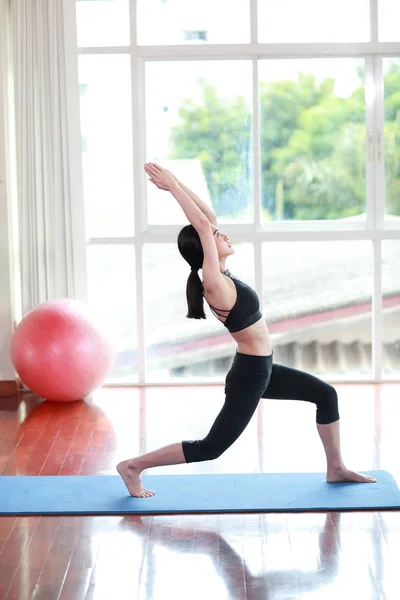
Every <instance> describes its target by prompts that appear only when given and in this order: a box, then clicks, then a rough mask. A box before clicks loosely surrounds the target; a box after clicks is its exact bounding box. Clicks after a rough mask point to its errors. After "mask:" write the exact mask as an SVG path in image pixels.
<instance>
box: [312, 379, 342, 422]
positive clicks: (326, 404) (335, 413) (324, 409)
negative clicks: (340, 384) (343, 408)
mask: <svg viewBox="0 0 400 600" xmlns="http://www.w3.org/2000/svg"><path fill="white" fill-rule="evenodd" d="M338 419H339V401H338V395H337V391H336V389H335V388H334V387H333V385H330V384H329V383H325V384H324V389H323V394H321V396H320V398H319V401H318V402H317V423H318V424H319V425H327V424H329V423H333V422H334V421H337V420H338Z"/></svg>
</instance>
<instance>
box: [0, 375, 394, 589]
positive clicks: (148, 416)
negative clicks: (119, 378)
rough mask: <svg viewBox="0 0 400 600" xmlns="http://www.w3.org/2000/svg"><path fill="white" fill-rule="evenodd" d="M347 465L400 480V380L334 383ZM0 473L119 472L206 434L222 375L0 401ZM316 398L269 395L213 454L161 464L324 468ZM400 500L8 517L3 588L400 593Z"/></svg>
mask: <svg viewBox="0 0 400 600" xmlns="http://www.w3.org/2000/svg"><path fill="white" fill-rule="evenodd" d="M337 389H338V392H339V398H340V407H341V417H342V445H343V454H344V457H345V462H346V464H347V466H348V467H351V468H354V469H357V470H368V469H375V468H378V469H379V468H382V469H387V470H389V471H391V472H392V474H393V475H394V476H395V477H396V479H397V481H398V482H400V436H399V428H400V418H399V417H400V386H399V385H395V384H385V385H382V386H373V385H359V386H355V385H347V386H344V385H343V386H337ZM0 402H1V404H0V408H1V407H2V409H1V410H0V473H2V474H3V475H76V474H99V475H102V474H114V473H115V464H116V463H117V462H118V461H119V460H120V459H122V458H128V457H130V456H134V455H136V454H138V453H139V452H144V451H146V450H149V449H153V448H156V447H158V446H160V445H164V444H166V443H170V442H174V441H179V440H181V439H193V438H196V437H200V436H203V435H204V433H205V432H206V431H207V429H208V427H209V426H210V424H211V423H212V421H213V418H214V416H215V415H216V413H217V411H218V410H219V408H220V406H221V405H222V402H223V390H222V387H218V386H215V387H207V388H205V387H197V388H150V389H146V390H139V389H104V390H100V391H99V392H98V393H97V394H96V395H95V397H94V398H93V400H92V401H91V402H90V403H85V402H79V403H71V404H64V405H60V404H53V403H48V402H42V403H38V401H37V400H36V399H35V398H34V397H30V396H26V397H25V398H23V399H22V400H21V401H20V403H19V404H16V403H15V402H12V401H9V402H7V401H6V400H5V401H4V402H3V400H1V401H0ZM324 468H325V462H324V456H323V451H322V446H321V445H320V442H319V438H318V436H317V433H316V429H315V418H314V408H313V407H312V406H311V405H308V404H306V403H299V402H288V401H283V402H282V401H281V402H277V401H271V400H265V401H261V403H260V406H259V409H258V411H257V413H256V415H255V416H254V418H253V420H252V421H251V423H250V424H249V426H248V428H247V429H246V431H245V432H244V434H243V435H242V437H241V438H240V439H239V440H238V441H237V442H236V444H235V445H234V446H233V447H232V448H230V449H229V450H228V451H227V452H226V453H225V454H224V455H223V456H222V457H221V458H219V459H218V460H216V461H213V462H207V463H201V464H190V465H177V466H174V467H167V468H160V469H155V470H153V471H152V473H154V474H155V473H157V472H169V473H211V472H235V471H236V472H260V471H261V472H263V471H266V472H271V471H291V472H293V471H321V472H323V471H324ZM399 569H400V512H399V511H388V512H360V513H342V514H340V513H328V514H323V513H310V514H254V515H207V516H201V515H197V516H168V517H145V518H139V517H136V516H125V517H122V516H118V517H31V518H13V517H2V518H0V600H11V599H15V600H28V599H31V598H34V599H35V600H56V599H60V600H67V599H71V600H80V599H84V598H85V599H96V600H103V599H104V600H110V599H111V600H125V599H128V598H129V599H132V598H135V599H140V600H168V599H169V598H173V599H174V600H180V599H182V600H183V599H185V600H187V599H189V598H190V599H191V600H197V599H199V600H200V599H202V600H203V599H205V598H206V599H208V600H214V599H218V600H225V599H226V600H228V599H229V600H242V599H251V600H261V599H268V600H276V599H280V600H281V599H282V600H283V599H287V600H295V599H300V598H301V599H305V598H307V599H318V600H319V599H321V600H325V599H332V600H337V599H339V600H347V599H349V600H350V599H351V600H353V599H354V600H364V599H365V600H367V599H368V600H375V599H378V598H381V599H386V600H398V599H399V598H400V577H399Z"/></svg>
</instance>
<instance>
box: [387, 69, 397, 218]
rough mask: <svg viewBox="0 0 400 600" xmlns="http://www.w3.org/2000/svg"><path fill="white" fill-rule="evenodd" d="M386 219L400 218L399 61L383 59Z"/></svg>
mask: <svg viewBox="0 0 400 600" xmlns="http://www.w3.org/2000/svg"><path fill="white" fill-rule="evenodd" d="M383 70H384V71H383V72H384V94H385V125H384V131H385V179H386V207H385V210H386V219H388V220H391V221H393V220H399V217H400V92H399V90H400V59H399V58H384V59H383Z"/></svg>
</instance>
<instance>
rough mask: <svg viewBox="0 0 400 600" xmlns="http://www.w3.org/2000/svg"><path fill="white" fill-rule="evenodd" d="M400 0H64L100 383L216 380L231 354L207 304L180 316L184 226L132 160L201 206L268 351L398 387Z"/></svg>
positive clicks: (344, 377)
mask: <svg viewBox="0 0 400 600" xmlns="http://www.w3.org/2000/svg"><path fill="white" fill-rule="evenodd" d="M398 4H399V3H398V2H397V0H353V1H352V2H350V3H349V2H348V1H347V0H346V1H344V0H343V1H342V0H337V1H336V2H333V1H330V2H321V1H320V0H304V1H303V2H298V1H297V0H258V1H257V2H249V0H237V2H235V3H233V2H231V1H228V0H213V1H212V2H211V1H210V2H209V1H208V0H207V1H203V2H201V1H200V0H193V1H191V2H188V1H187V0H118V1H115V0H78V1H77V32H78V45H79V84H80V86H79V89H80V105H81V135H82V164H83V186H84V203H85V221H86V235H87V244H88V248H87V267H88V296H89V303H90V306H91V308H92V310H93V311H94V312H95V313H96V315H97V316H98V317H99V318H101V319H102V320H103V321H104V323H105V325H107V326H108V328H109V330H110V332H111V335H112V336H113V339H114V341H115V344H116V348H117V361H116V365H115V369H114V372H113V373H112V377H111V381H113V382H117V383H118V382H120V383H125V382H126V383H129V382H132V383H135V382H140V383H146V382H149V383H151V382H154V383H163V382H171V381H172V382H179V383H180V382H196V381H197V382H222V381H223V379H224V376H225V374H226V372H227V370H228V368H229V366H230V364H231V361H232V357H233V355H234V352H235V344H234V342H233V341H232V339H231V338H230V336H229V335H228V333H227V330H226V329H225V328H224V327H223V325H222V324H221V323H219V322H218V321H217V320H216V319H215V318H214V317H213V316H212V314H211V313H210V311H209V310H208V309H207V308H206V314H207V319H206V320H189V319H187V318H186V312H187V304H186V281H187V276H188V274H189V267H188V265H187V264H186V262H185V261H184V260H183V259H182V257H181V256H180V254H179V252H178V249H177V244H176V240H177V235H178V233H179V230H180V228H181V227H182V226H183V225H185V224H186V222H187V221H186V218H185V216H184V214H183V212H182V210H181V209H180V207H179V205H178V204H177V203H176V201H175V200H174V199H173V198H172V196H170V195H169V194H167V193H165V192H162V191H159V190H157V189H156V188H154V186H152V185H151V184H150V183H148V182H147V181H146V179H147V178H146V177H145V174H144V172H143V168H142V167H143V163H144V162H145V161H146V160H154V161H158V162H160V163H161V164H162V165H164V166H166V167H167V168H169V169H170V170H172V172H173V173H174V174H175V175H176V176H177V177H178V178H179V179H181V180H182V181H183V182H184V183H185V184H186V185H188V186H189V187H190V188H192V189H193V190H194V191H195V192H196V193H197V194H198V195H199V196H200V197H201V198H202V199H203V200H204V201H205V202H206V203H207V204H209V205H210V206H212V207H213V208H214V210H215V211H216V212H217V215H218V218H219V222H220V224H221V228H223V229H225V230H226V231H227V232H228V233H229V235H230V238H231V240H232V242H233V244H234V245H235V248H236V253H235V255H234V256H232V257H230V259H229V261H228V263H227V266H228V267H229V268H230V270H231V271H232V272H233V273H234V274H236V275H237V276H238V277H239V278H241V279H243V280H244V281H246V282H247V283H249V284H250V285H252V286H253V287H254V288H255V289H256V291H257V293H258V295H259V297H260V299H261V304H262V310H263V315H264V318H265V320H266V322H267V324H268V327H269V329H270V333H271V338H272V344H273V348H274V355H275V360H279V361H280V362H283V363H285V364H288V365H290V366H293V367H296V368H304V369H307V370H309V371H310V372H313V373H315V374H317V375H319V376H321V377H326V378H328V379H330V380H340V381H348V380H372V379H376V380H381V379H390V380H393V379H395V378H399V377H400V351H399V348H400V346H399V344H400V341H399V335H398V333H397V332H398V331H400V326H399V325H400V323H399V321H400V302H399V301H398V299H399V298H400V279H399V277H398V276H397V273H398V272H399V269H398V264H399V259H400V256H399V247H400V154H399V148H400V116H399V115H400V95H399V91H398V90H399V89H400V35H399V31H400V30H399V28H398V27H397V23H398V21H399V17H400V13H399V6H398ZM233 5H234V8H232V7H233ZM376 16H378V20H377V21H376V20H374V19H375V17H376ZM200 274H201V273H200Z"/></svg>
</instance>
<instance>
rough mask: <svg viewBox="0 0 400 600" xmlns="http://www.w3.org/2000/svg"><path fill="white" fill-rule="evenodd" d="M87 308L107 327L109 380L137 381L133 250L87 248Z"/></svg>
mask: <svg viewBox="0 0 400 600" xmlns="http://www.w3.org/2000/svg"><path fill="white" fill-rule="evenodd" d="M87 261H88V262H87V271H88V305H89V307H90V309H91V310H92V311H93V314H95V315H96V317H97V318H98V319H99V322H101V323H102V324H103V326H104V327H106V328H107V330H108V332H109V335H110V338H111V339H112V340H113V341H114V344H115V348H116V354H117V356H116V361H115V365H114V370H113V373H112V375H111V380H112V381H118V382H123V381H136V380H137V371H138V356H137V334H136V331H137V327H136V279H135V249H134V247H133V246H123V245H121V246H119V245H101V246H100V245H90V246H88V249H87Z"/></svg>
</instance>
